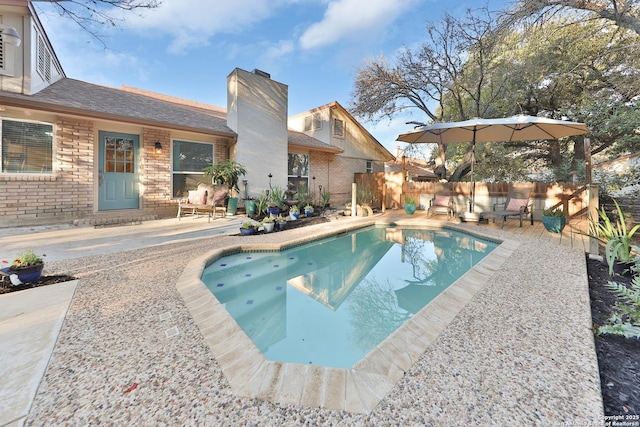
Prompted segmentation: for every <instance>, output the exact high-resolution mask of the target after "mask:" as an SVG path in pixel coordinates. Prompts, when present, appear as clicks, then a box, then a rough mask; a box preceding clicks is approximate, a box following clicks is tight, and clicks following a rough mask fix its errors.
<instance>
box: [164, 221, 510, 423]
mask: <svg viewBox="0 0 640 427" xmlns="http://www.w3.org/2000/svg"><path fill="white" fill-rule="evenodd" d="M371 225H397V226H412V227H421V228H431V229H436V230H438V229H440V230H442V229H449V230H457V231H462V232H464V233H467V234H471V235H474V236H477V237H481V238H484V239H488V240H491V241H495V242H499V243H500V244H499V246H498V247H497V248H495V249H494V250H493V251H492V252H491V253H490V254H488V255H487V256H486V257H485V258H483V259H482V260H481V261H480V262H479V263H478V264H476V265H475V266H474V267H472V268H471V269H470V270H469V271H468V272H466V273H465V274H464V275H463V276H462V277H460V278H459V279H458V280H457V281H455V282H454V283H453V284H452V285H451V286H449V287H448V288H447V289H446V290H444V291H443V292H442V293H440V295H438V296H437V297H436V298H434V300H433V301H431V302H430V303H429V304H428V305H427V306H425V307H424V308H423V309H422V310H420V311H419V312H418V313H416V314H415V315H414V316H412V317H411V318H410V319H409V320H407V322H405V324H404V325H402V326H401V327H399V328H398V329H397V330H396V331H394V332H393V333H392V334H391V335H389V336H388V337H387V338H386V339H384V340H383V341H382V342H381V343H380V344H378V346H376V348H374V349H373V350H371V351H370V352H369V353H368V354H367V355H366V356H365V357H364V358H362V359H361V360H360V361H358V362H357V363H356V364H354V365H353V366H352V367H351V368H348V369H340V368H328V367H322V366H315V365H302V364H297V363H288V362H276V361H271V360H268V359H266V358H265V357H264V356H263V355H262V353H261V352H260V350H258V348H257V347H256V346H255V344H253V342H252V341H251V339H250V338H249V337H248V336H247V335H246V334H245V332H244V331H243V330H242V328H241V327H240V326H239V325H238V324H237V322H236V321H235V320H234V319H233V318H232V317H231V315H230V314H229V313H228V312H227V310H226V309H225V308H224V306H223V305H222V304H221V303H220V302H219V301H218V300H217V299H216V297H215V296H214V295H213V294H212V293H211V291H209V289H208V288H207V287H206V286H205V285H204V283H203V282H202V281H201V280H200V277H201V275H202V273H203V271H204V269H205V268H206V267H207V266H208V265H210V264H211V263H213V262H215V260H217V259H219V258H220V257H222V256H225V255H227V254H229V253H237V252H238V251H247V250H281V249H283V248H287V247H291V246H296V245H300V244H304V243H308V242H310V241H313V240H317V239H321V238H325V237H330V236H334V235H337V234H342V233H345V232H349V231H352V230H356V229H360V228H363V227H368V226H371ZM519 246H520V243H519V242H518V241H515V240H511V239H496V238H495V237H489V236H486V235H484V234H482V233H475V232H473V231H469V230H468V229H463V228H460V227H456V225H455V224H449V223H441V224H438V223H430V224H429V225H427V226H425V225H424V224H416V223H415V222H413V221H410V220H409V221H402V220H400V221H374V220H372V221H370V222H364V223H359V224H355V225H354V224H351V225H348V226H342V227H336V228H335V229H333V230H331V231H325V232H318V233H312V234H311V235H309V236H306V237H303V238H298V239H292V240H289V241H287V242H283V243H278V244H247V245H233V246H228V247H225V248H221V249H216V250H212V251H210V252H208V253H206V254H203V255H202V256H200V257H198V258H197V259H194V260H193V261H192V262H190V263H189V264H188V265H187V266H186V268H185V269H184V271H183V273H182V275H181V276H180V278H179V279H178V282H177V283H176V288H177V290H178V292H179V293H180V295H181V297H182V299H183V300H184V302H185V305H186V306H187V309H188V310H189V312H190V313H191V315H192V316H193V319H194V321H195V323H196V325H197V326H198V328H199V329H200V332H201V333H202V335H203V337H204V340H205V342H206V343H207V345H208V346H209V348H210V350H211V352H212V354H213V356H214V357H215V359H216V361H217V362H218V364H219V365H220V368H221V369H222V372H223V373H224V375H225V377H226V379H227V381H228V382H229V385H230V387H231V390H232V392H233V393H235V394H236V395H238V396H242V397H249V398H258V399H263V400H267V401H270V402H273V403H281V404H295V405H299V406H309V407H321V408H327V409H333V410H337V411H348V412H353V413H360V414H370V413H371V411H373V409H374V408H375V407H376V406H377V405H378V403H379V402H380V401H381V400H382V399H383V398H384V397H385V396H386V395H387V394H388V393H389V392H390V391H391V389H392V388H393V387H394V386H395V385H396V384H397V383H398V381H400V379H402V377H403V376H404V375H405V373H406V372H407V371H408V370H409V369H410V368H411V367H412V366H413V365H414V364H415V363H416V362H417V361H418V359H419V358H420V357H421V355H422V354H423V353H424V352H425V351H426V350H427V349H428V348H429V346H431V345H432V344H433V343H434V341H435V340H436V339H437V338H438V336H439V335H440V334H441V333H442V332H443V331H444V330H445V328H446V327H447V326H448V325H449V324H450V323H451V322H452V321H453V319H454V318H455V317H456V316H457V315H458V313H460V312H461V311H462V309H463V308H464V307H465V306H466V305H467V303H468V302H469V301H471V300H472V299H473V298H474V297H475V295H477V294H478V293H479V292H480V291H482V290H483V289H484V288H485V286H486V285H487V284H488V283H489V281H490V279H491V278H492V277H493V276H494V275H495V274H496V273H497V272H498V270H500V268H501V267H502V265H503V264H504V262H505V261H506V260H507V259H508V258H509V257H510V256H511V255H512V254H513V252H514V251H515V250H516V249H517V248H518V247H519Z"/></svg>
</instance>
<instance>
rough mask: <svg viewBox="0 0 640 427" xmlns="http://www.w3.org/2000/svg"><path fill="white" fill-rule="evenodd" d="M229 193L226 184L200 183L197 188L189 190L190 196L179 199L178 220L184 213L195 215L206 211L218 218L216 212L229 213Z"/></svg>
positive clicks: (223, 214) (210, 215)
mask: <svg viewBox="0 0 640 427" xmlns="http://www.w3.org/2000/svg"><path fill="white" fill-rule="evenodd" d="M227 194H228V189H227V187H226V186H213V185H211V184H199V185H198V188H197V190H189V197H188V198H186V199H182V200H179V201H178V221H179V220H180V218H181V216H182V215H186V214H190V215H195V214H198V215H200V213H206V214H208V215H209V222H211V217H212V216H213V219H214V220H215V219H216V214H217V213H220V214H221V215H222V216H225V215H226V214H227V207H226V206H225V200H226V197H227Z"/></svg>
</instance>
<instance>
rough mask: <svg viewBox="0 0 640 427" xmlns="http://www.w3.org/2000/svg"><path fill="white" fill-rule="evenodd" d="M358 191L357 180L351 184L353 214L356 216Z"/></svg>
mask: <svg viewBox="0 0 640 427" xmlns="http://www.w3.org/2000/svg"><path fill="white" fill-rule="evenodd" d="M357 191H358V184H356V183H355V182H354V183H352V184H351V216H352V217H355V216H356V212H357V209H356V194H357Z"/></svg>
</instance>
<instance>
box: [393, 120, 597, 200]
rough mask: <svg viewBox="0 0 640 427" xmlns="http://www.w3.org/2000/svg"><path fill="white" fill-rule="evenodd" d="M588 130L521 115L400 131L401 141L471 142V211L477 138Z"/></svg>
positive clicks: (555, 135) (555, 136)
mask: <svg viewBox="0 0 640 427" xmlns="http://www.w3.org/2000/svg"><path fill="white" fill-rule="evenodd" d="M587 132H588V129H587V126H586V125H585V124H584V123H579V122H570V121H567V120H554V119H548V118H545V117H535V116H527V115H522V114H521V115H517V116H513V117H506V118H501V119H478V118H476V119H471V120H465V121H461V122H448V123H447V122H438V123H433V124H431V125H425V126H419V127H417V128H416V129H415V130H413V131H412V132H407V133H403V134H400V135H399V136H398V138H397V139H396V140H397V141H403V142H408V143H410V144H418V143H441V144H445V145H446V144H453V143H456V142H471V143H472V144H473V149H472V151H471V159H472V160H471V182H470V185H471V203H470V207H469V211H470V212H473V205H474V201H475V199H474V181H473V164H474V163H475V156H474V154H475V144H476V142H511V141H532V140H543V139H559V138H564V137H567V136H575V135H583V134H586V133H587Z"/></svg>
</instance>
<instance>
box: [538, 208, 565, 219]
mask: <svg viewBox="0 0 640 427" xmlns="http://www.w3.org/2000/svg"><path fill="white" fill-rule="evenodd" d="M542 215H544V216H553V217H556V218H561V217H563V216H564V211H563V210H562V209H560V208H555V209H545V210H543V211H542Z"/></svg>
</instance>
